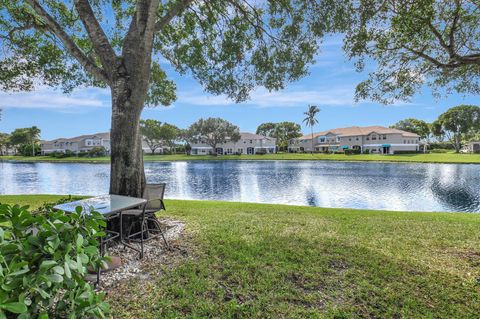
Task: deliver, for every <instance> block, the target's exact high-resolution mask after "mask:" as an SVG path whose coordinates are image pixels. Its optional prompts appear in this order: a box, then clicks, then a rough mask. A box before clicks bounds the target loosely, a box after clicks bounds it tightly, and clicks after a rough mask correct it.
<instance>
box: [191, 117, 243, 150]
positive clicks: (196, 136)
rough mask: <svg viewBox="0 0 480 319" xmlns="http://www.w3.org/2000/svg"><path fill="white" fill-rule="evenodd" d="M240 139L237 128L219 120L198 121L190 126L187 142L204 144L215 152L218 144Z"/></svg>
mask: <svg viewBox="0 0 480 319" xmlns="http://www.w3.org/2000/svg"><path fill="white" fill-rule="evenodd" d="M239 139H240V129H239V128H238V126H236V125H234V124H232V123H230V122H228V121H226V120H224V119H221V118H212V117H209V118H207V119H200V120H198V121H197V122H195V123H193V124H192V125H190V127H189V128H188V130H187V140H188V141H189V142H190V143H200V144H206V145H208V146H210V147H212V149H213V152H214V153H215V152H216V148H217V145H218V144H222V143H226V142H230V141H232V142H237V141H238V140H239Z"/></svg>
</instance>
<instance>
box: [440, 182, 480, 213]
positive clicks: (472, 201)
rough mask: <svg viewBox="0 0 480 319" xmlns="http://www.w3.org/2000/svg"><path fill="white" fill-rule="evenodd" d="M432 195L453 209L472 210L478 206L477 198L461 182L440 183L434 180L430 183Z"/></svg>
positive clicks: (475, 209)
mask: <svg viewBox="0 0 480 319" xmlns="http://www.w3.org/2000/svg"><path fill="white" fill-rule="evenodd" d="M431 190H432V193H433V195H434V196H435V197H436V198H437V199H438V200H440V201H441V202H442V203H444V204H445V205H446V206H448V207H450V208H451V209H452V210H453V211H464V212H473V211H478V209H479V207H480V200H479V198H478V197H477V196H476V195H475V194H474V193H473V192H472V191H470V189H468V188H467V187H465V186H464V185H462V183H452V184H449V185H445V184H442V183H441V182H439V181H438V180H434V181H433V182H432V184H431Z"/></svg>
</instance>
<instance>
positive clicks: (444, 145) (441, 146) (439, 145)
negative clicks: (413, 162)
mask: <svg viewBox="0 0 480 319" xmlns="http://www.w3.org/2000/svg"><path fill="white" fill-rule="evenodd" d="M428 147H429V149H431V150H434V149H442V150H454V147H453V145H452V143H449V142H437V143H430V144H429V145H428Z"/></svg>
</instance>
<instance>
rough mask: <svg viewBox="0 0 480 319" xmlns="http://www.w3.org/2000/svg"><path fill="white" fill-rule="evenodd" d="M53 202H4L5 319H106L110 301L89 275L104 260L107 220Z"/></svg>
mask: <svg viewBox="0 0 480 319" xmlns="http://www.w3.org/2000/svg"><path fill="white" fill-rule="evenodd" d="M50 207H51V205H46V206H44V207H43V208H42V209H41V210H40V211H39V212H36V213H32V212H30V211H29V210H28V207H20V206H18V205H15V206H11V205H5V204H4V205H1V204H0V225H1V226H0V286H1V288H2V289H0V318H14V317H15V316H16V315H18V317H17V318H20V319H27V318H42V319H44V318H85V317H88V318H104V317H105V314H106V313H108V312H109V307H108V304H106V303H105V302H103V294H100V293H97V292H95V291H94V289H93V287H92V286H91V285H90V284H89V283H88V282H87V281H86V280H85V276H86V275H87V269H98V267H99V266H101V265H103V264H104V263H105V259H104V258H101V257H100V254H99V249H98V237H99V236H103V235H105V234H104V233H103V232H102V230H101V229H102V227H105V221H104V220H103V217H102V216H101V214H99V213H92V214H91V215H85V214H81V213H80V211H81V209H80V207H79V208H78V210H77V212H76V213H71V214H65V213H64V212H61V211H53V210H52V209H51V208H50Z"/></svg>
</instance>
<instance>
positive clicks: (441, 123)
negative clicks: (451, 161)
mask: <svg viewBox="0 0 480 319" xmlns="http://www.w3.org/2000/svg"><path fill="white" fill-rule="evenodd" d="M432 129H433V133H434V135H436V136H440V137H443V136H444V137H445V138H447V139H448V140H449V141H450V143H451V144H452V146H453V147H454V149H455V151H456V152H459V151H460V149H461V147H462V141H463V140H465V139H467V138H468V136H469V135H474V134H476V133H478V131H479V130H480V107H478V106H476V105H458V106H455V107H452V108H451V109H449V110H447V111H446V112H444V113H442V114H440V116H439V117H438V119H437V120H436V121H435V122H433V125H432Z"/></svg>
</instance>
